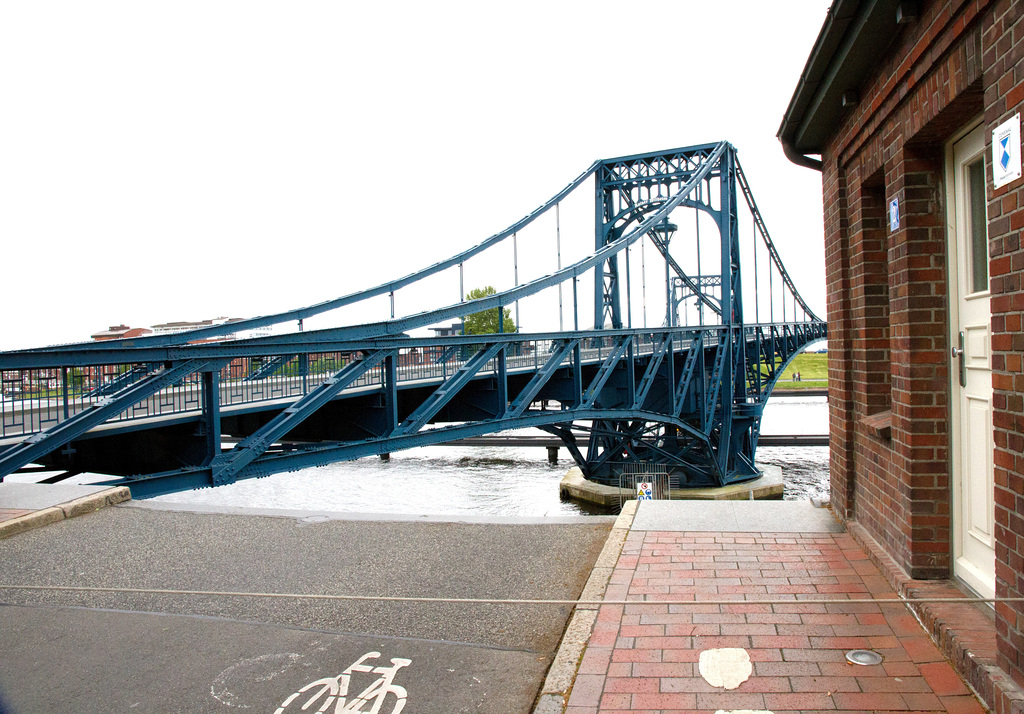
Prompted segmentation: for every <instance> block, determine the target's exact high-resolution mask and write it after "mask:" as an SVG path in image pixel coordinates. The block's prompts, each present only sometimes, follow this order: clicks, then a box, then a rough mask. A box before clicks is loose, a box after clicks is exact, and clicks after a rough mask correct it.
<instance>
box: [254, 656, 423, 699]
mask: <svg viewBox="0 0 1024 714" xmlns="http://www.w3.org/2000/svg"><path fill="white" fill-rule="evenodd" d="M379 657H380V652H367V653H366V654H364V655H363V656H362V657H360V658H359V659H357V660H356V661H355V662H353V663H352V664H351V665H349V666H348V667H347V668H346V669H345V671H343V672H342V673H341V674H339V675H338V676H336V677H324V678H322V679H317V680H314V681H312V682H310V683H309V684H307V685H306V686H304V687H303V688H302V689H300V690H299V691H297V692H295V693H294V694H291V695H289V697H288V698H287V699H285V700H284V702H282V703H281V706H279V707H278V708H277V709H276V710H275V712H274V714H287V713H288V712H300V711H301V712H316V714H324V713H326V712H328V711H329V710H331V707H332V705H333V710H332V711H333V712H335V714H339V713H341V712H358V713H360V714H380V711H381V707H383V706H384V701H385V699H386V698H387V696H388V695H389V694H392V695H394V706H393V708H392V709H391V711H390V712H387V713H386V714H399V712H401V711H402V710H403V709H404V708H405V703H406V697H407V696H408V693H407V692H406V690H405V687H400V686H398V685H397V684H394V679H395V675H396V674H397V673H398V670H400V669H402V668H403V667H408V666H409V665H410V664H412V660H410V659H402V658H398V657H393V658H392V659H391V666H390V667H386V666H377V667H374V666H373V665H372V664H365V663H366V661H367V660H371V659H377V658H379ZM367 674H375V675H379V676H378V677H377V678H376V679H373V680H371V681H370V684H369V685H368V686H366V687H365V688H364V689H363V690H362V691H361V692H359V694H357V695H355V697H353V698H352V699H349V698H348V696H349V690H350V689H353V687H352V680H353V676H355V678H356V679H357V681H358V680H363V681H366V680H367V679H369V678H368V677H365V676H362V675H367ZM307 694H310V696H309V698H308V699H306V700H305V702H304V703H302V704H301V705H299V704H298V702H300V701H301V700H303V699H305V695H307ZM321 697H322V698H323V701H322V702H321V703H320V706H319V707H318V708H317V709H311V707H312V706H314V705H315V704H316V703H317V701H318V700H320V699H321ZM293 704H295V705H296V706H294V707H293V706H292V705H293ZM366 705H371V708H370V709H364V708H363V707H364V706H366Z"/></svg>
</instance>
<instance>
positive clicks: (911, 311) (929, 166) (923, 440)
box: [887, 145, 950, 578]
mask: <svg viewBox="0 0 1024 714" xmlns="http://www.w3.org/2000/svg"><path fill="white" fill-rule="evenodd" d="M887 169H888V172H889V175H890V181H889V186H888V195H889V197H890V198H891V197H893V196H896V197H898V198H899V201H900V209H901V210H900V212H901V214H902V216H901V226H900V230H899V231H897V232H896V233H895V234H893V235H892V247H891V250H890V254H889V265H890V271H891V273H892V278H893V284H894V286H896V287H895V290H894V295H893V297H892V302H891V304H890V322H891V329H892V353H891V358H892V442H893V472H894V473H893V474H892V476H893V477H894V478H895V479H896V480H897V482H898V484H899V492H900V497H901V498H902V499H903V501H904V505H903V507H902V510H903V512H904V513H905V514H907V515H906V518H907V521H906V522H905V523H904V524H901V525H902V527H903V529H904V532H903V534H902V535H903V536H904V537H905V538H906V541H907V543H906V545H905V546H904V548H903V550H904V551H906V549H907V547H909V553H907V554H906V559H905V560H904V563H903V565H904V567H905V568H906V569H907V571H908V572H909V574H910V575H911V576H912V577H915V578H943V577H948V574H949V572H950V559H949V555H950V490H949V489H950V485H949V481H950V480H949V449H948V440H949V433H948V424H949V359H948V339H947V330H948V323H947V321H948V304H947V301H948V297H947V289H946V229H945V212H944V203H943V200H942V187H943V181H942V177H943V157H942V154H941V147H935V146H934V145H930V146H926V147H922V148H921V149H918V150H915V148H913V147H904V148H903V150H902V151H900V152H897V154H896V155H895V156H894V157H893V161H892V162H891V168H889V167H888V166H887Z"/></svg>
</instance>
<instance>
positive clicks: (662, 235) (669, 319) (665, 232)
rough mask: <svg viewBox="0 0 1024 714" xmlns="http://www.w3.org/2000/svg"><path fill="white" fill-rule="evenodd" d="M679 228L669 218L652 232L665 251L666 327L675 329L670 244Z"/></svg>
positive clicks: (663, 220) (664, 219) (662, 221)
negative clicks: (670, 273)
mask: <svg viewBox="0 0 1024 714" xmlns="http://www.w3.org/2000/svg"><path fill="white" fill-rule="evenodd" d="M678 229H679V227H678V226H677V225H676V224H675V223H669V221H668V218H667V217H666V218H663V219H662V220H661V222H660V223H658V225H656V226H654V228H653V229H652V230H651V238H652V239H653V240H654V241H655V242H656V243H659V244H660V245H661V246H662V247H663V249H664V251H665V326H666V327H675V309H674V307H673V304H672V303H673V300H672V293H673V288H672V279H671V277H670V275H669V271H670V270H671V265H670V261H669V257H668V244H669V241H671V240H672V236H673V235H675V232H676V231H677V230H678Z"/></svg>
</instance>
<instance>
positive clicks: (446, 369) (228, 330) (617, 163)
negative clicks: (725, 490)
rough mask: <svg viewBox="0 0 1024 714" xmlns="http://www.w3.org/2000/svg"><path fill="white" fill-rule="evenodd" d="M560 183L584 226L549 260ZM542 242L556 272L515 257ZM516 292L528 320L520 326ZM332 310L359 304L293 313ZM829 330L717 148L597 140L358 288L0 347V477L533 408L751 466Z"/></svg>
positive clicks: (695, 476)
mask: <svg viewBox="0 0 1024 714" xmlns="http://www.w3.org/2000/svg"><path fill="white" fill-rule="evenodd" d="M591 201H592V202H593V203H592V206H591V205H590V202H591ZM572 202H575V203H572ZM570 203H571V204H572V205H575V206H580V205H584V206H585V207H586V208H585V211H584V212H585V213H586V214H588V215H587V218H588V220H589V224H588V225H585V226H584V228H583V229H582V233H583V235H584V236H585V238H584V241H583V242H584V243H585V245H583V246H582V247H579V246H577V249H576V253H577V254H576V255H575V257H573V258H571V259H566V260H564V262H565V265H563V258H564V257H565V256H566V255H568V254H569V253H571V252H572V251H570V250H568V245H566V246H563V241H568V233H569V230H568V226H566V225H563V222H564V218H563V214H564V213H565V211H564V210H563V208H562V207H563V204H565V205H569V204H570ZM552 218H553V219H554V220H553V221H552ZM382 225H385V224H382ZM527 235H530V236H532V237H531V240H532V241H533V242H534V243H533V245H534V247H531V248H529V251H528V252H523V251H521V250H520V248H521V245H524V242H525V240H526V237H527ZM591 236H592V237H593V242H590V241H591ZM789 240H795V241H799V240H803V239H802V238H800V237H792V238H789ZM509 248H511V251H510V250H509ZM544 252H548V253H550V254H551V256H553V257H554V261H553V262H554V263H555V264H554V265H553V266H550V269H546V270H540V271H536V272H537V274H536V275H532V276H529V277H526V276H524V275H521V274H520V273H521V272H525V269H524V270H523V271H521V270H520V263H523V265H524V266H525V264H526V262H528V261H527V260H525V259H526V258H527V257H528V255H529V256H530V257H533V256H534V254H537V253H544ZM487 256H497V258H496V259H495V260H493V261H492V262H491V263H489V264H488V265H491V266H493V265H496V264H497V265H500V266H503V267H502V270H503V271H505V272H504V273H503V275H504V277H502V276H499V275H496V274H491V273H488V278H490V277H495V278H499V277H502V279H503V280H504V281H505V284H504V285H502V286H501V287H500V289H498V290H497V291H496V292H495V293H494V294H491V295H486V296H484V297H482V298H479V299H475V300H469V299H467V293H466V288H467V287H474V286H467V285H466V284H465V283H466V270H467V266H468V265H470V264H471V263H472V262H473V261H478V260H480V259H481V258H486V257H487ZM551 256H549V257H551ZM510 258H511V259H510ZM521 258H523V260H521ZM382 261H383V258H382ZM549 262H552V261H549ZM638 263H639V265H638ZM490 270H493V267H492V268H491V269H490ZM488 282H489V280H488ZM498 282H500V281H498ZM438 286H441V287H438ZM417 291H418V292H417ZM406 295H411V296H413V297H412V299H407V298H405V297H404V296H406ZM442 295H447V296H448V297H449V299H448V300H445V299H443V297H442ZM431 300H433V301H434V302H435V303H438V304H437V305H436V306H431V307H426V308H425V307H424V306H425V305H426V304H427V303H429V302H430V301H431ZM382 302H383V304H384V305H385V307H384V313H385V314H384V315H383V316H382V319H377V320H373V321H369V322H367V321H365V319H366V318H365V315H367V314H371V313H372V311H373V310H379V309H380V305H381V303H382ZM403 304H413V305H415V308H414V310H413V311H411V312H405V313H403V312H402V311H401V310H399V309H396V305H403ZM521 304H522V305H523V308H524V312H527V314H531V313H529V311H527V310H526V307H527V306H528V305H529V306H530V308H531V309H532V311H533V312H532V314H533V315H534V316H535V317H534V318H533V321H534V322H536V323H537V324H538V325H539V326H540V327H539V328H538V329H535V330H534V331H529V329H528V328H529V327H530V325H529V324H518V323H519V319H518V318H519V317H520V305H521ZM371 305H374V306H375V307H373V308H372V309H371ZM364 307H365V309H364ZM513 310H514V311H515V318H516V319H515V320H513V321H514V322H516V323H517V324H518V329H517V330H516V331H515V332H505V331H502V330H504V329H505V324H506V320H504V319H495V320H494V324H495V325H497V326H498V327H497V329H498V330H499V331H498V332H496V333H493V334H478V335H461V334H458V335H449V336H433V337H429V336H421V335H422V334H423V333H427V332H429V330H428V329H427V328H430V327H435V328H436V327H437V326H439V325H451V324H452V322H453V321H457V320H459V319H460V318H463V317H465V316H467V315H475V314H477V313H484V314H485V315H486V314H487V313H488V312H492V311H493V313H494V317H495V318H499V317H503V316H505V315H508V316H510V317H511V316H512V313H513ZM337 311H342V312H344V313H345V314H348V315H352V314H354V315H356V316H357V319H355V320H343V321H341V324H335V325H332V326H329V327H323V328H319V329H303V327H304V323H305V322H306V321H310V320H311V318H318V319H322V318H320V316H322V315H325V314H328V313H332V312H333V314H338V312H337ZM524 322H529V319H526V320H524ZM268 327H269V328H272V330H273V332H272V333H271V334H269V335H267V336H263V337H256V338H251V339H235V337H236V336H237V335H239V334H244V331H246V330H254V329H256V328H262V329H264V330H265V329H266V328H268ZM435 332H438V334H440V333H441V332H442V331H440V330H435ZM417 333H420V334H417ZM824 337H826V326H825V323H824V322H823V321H822V320H821V319H819V318H818V317H817V316H816V315H815V314H814V313H813V311H812V310H811V309H810V308H809V307H808V305H807V304H806V302H805V301H804V299H803V298H802V297H801V296H800V293H799V292H798V291H797V289H796V286H795V285H794V284H793V281H792V280H791V279H790V276H789V274H788V273H787V271H786V269H785V267H784V266H783V264H782V261H781V260H780V258H779V254H778V252H777V251H776V248H775V245H774V243H773V242H772V239H771V237H770V236H769V233H768V230H767V228H766V226H765V224H764V221H763V220H762V218H761V214H760V212H759V211H758V208H757V205H756V203H755V201H754V197H753V194H752V193H751V190H750V186H749V184H748V182H747V179H746V177H745V175H744V173H743V171H742V169H741V167H740V165H739V162H738V161H737V155H736V151H735V149H734V148H733V147H732V146H731V145H730V144H728V143H726V142H721V143H717V144H707V145H702V146H693V147H688V148H682V149H674V150H671V151H661V152H655V153H650V154H641V155H636V156H626V157H621V158H616V159H606V160H600V161H596V162H594V163H593V164H592V165H591V166H590V167H589V168H588V169H587V170H586V171H584V172H583V173H582V174H580V175H579V176H578V177H577V178H576V179H574V180H573V181H572V182H571V183H570V184H569V185H568V186H566V187H565V188H564V189H562V190H561V191H559V192H558V193H557V194H556V195H555V196H553V197H552V198H551V199H550V200H548V201H547V202H545V203H543V204H542V205H541V206H540V207H539V208H537V209H536V210H534V211H533V212H532V213H529V214H528V215H527V216H525V217H524V218H523V219H521V220H520V221H518V222H517V223H515V224H514V225H512V226H510V227H508V228H507V229H505V230H503V231H501V232H499V233H496V234H494V235H492V236H491V237H489V238H487V239H486V240H484V241H482V242H480V243H479V244H477V245H475V246H473V247H471V248H469V249H468V250H465V251H463V252H461V253H459V254H457V255H454V256H451V257H449V258H446V259H444V260H442V261H440V262H438V263H436V264H434V265H431V266H430V267H427V268H425V269H423V270H420V271H418V272H415V273H412V274H410V275H408V276H406V277H403V278H401V279H398V280H393V281H391V282H387V283H384V284H382V285H379V286H378V287H375V288H372V289H368V290H360V291H358V292H354V293H352V294H349V295H345V296H343V297H339V298H337V299H334V300H329V301H326V302H323V303H319V304H315V305H311V306H309V307H304V308H300V309H296V310H289V311H287V312H281V313H277V314H273V315H267V316H262V317H255V318H251V319H245V320H242V321H238V322H232V323H229V324H224V325H217V326H213V327H209V328H203V329H199V330H194V331H191V332H187V333H180V334H172V335H153V336H147V337H143V338H136V339H131V340H116V341H109V342H90V343H81V344H71V345H61V346H56V347H47V348H41V349H30V350H21V351H12V352H4V353H0V379H2V384H0V388H2V390H3V396H2V400H0V417H2V421H0V480H2V478H3V477H5V476H7V475H9V474H12V473H17V472H19V471H20V472H32V471H42V470H45V471H46V472H47V473H48V474H52V475H48V476H47V477H46V479H45V480H46V481H48V482H57V481H60V480H62V479H64V478H68V477H71V476H73V475H76V474H79V473H83V472H91V473H100V474H109V475H110V479H109V481H108V483H111V484H122V485H127V486H129V487H130V488H131V490H132V493H133V495H134V496H136V497H145V496H151V495H156V494H160V493H166V492H171V491H177V490H183V489H192V488H199V487H206V486H218V485H223V484H229V483H232V482H234V481H237V480H239V479H246V478H253V477H260V476H267V475H270V474H274V473H280V472H287V471H294V470H297V469H302V468H306V467H310V466H319V465H324V464H328V463H331V462H334V461H341V460H348V459H356V458H360V457H364V456H370V455H375V454H386V453H391V452H395V451H399V450H402V449H408V448H411V447H417V446H426V445H431V444H443V443H446V442H449V441H453V440H457V439H464V438H466V437H471V436H480V435H484V434H489V433H494V432H499V431H503V430H509V429H519V428H525V427H535V428H539V429H542V430H544V431H546V432H549V433H550V434H553V435H556V436H557V437H559V438H560V439H561V440H562V442H563V443H564V444H565V447H566V448H567V449H568V451H569V452H570V453H571V454H572V456H573V458H574V460H575V461H576V463H577V464H578V465H579V467H580V468H581V469H582V470H583V472H584V474H585V475H586V476H587V477H589V478H591V479H595V480H598V481H604V482H607V483H616V482H617V479H618V476H619V473H620V472H621V471H622V470H623V469H624V468H626V466H627V465H629V464H634V465H635V464H646V465H648V466H650V467H652V468H653V469H656V470H663V471H667V472H668V473H669V474H670V480H671V483H672V485H673V487H684V488H685V487H691V486H709V485H712V486H716V485H725V484H729V483H733V482H739V481H744V480H748V479H751V478H754V477H756V476H757V475H758V470H757V467H756V466H755V461H754V458H755V453H756V450H757V443H758V435H759V428H760V423H761V414H762V410H763V408H764V405H765V402H766V401H767V399H768V397H769V395H770V394H771V391H772V388H773V387H774V386H775V383H776V382H777V380H778V379H779V378H780V376H781V375H782V374H783V373H784V371H785V369H786V366H787V364H788V363H789V362H790V360H792V358H793V357H794V356H795V355H796V354H797V353H799V352H800V351H801V350H802V349H803V348H805V347H806V346H807V345H808V344H810V343H811V342H813V341H815V340H820V339H822V338H824ZM226 446H229V447H230V448H226Z"/></svg>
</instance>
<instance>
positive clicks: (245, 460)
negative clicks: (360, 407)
mask: <svg viewBox="0 0 1024 714" xmlns="http://www.w3.org/2000/svg"><path fill="white" fill-rule="evenodd" d="M390 354H391V352H390V351H389V350H378V351H377V352H373V353H371V354H369V355H367V356H366V357H364V358H363V359H360V360H357V361H354V362H350V363H349V364H347V365H346V366H345V367H344V368H343V369H341V370H340V371H339V372H337V373H336V374H335V375H334V376H333V377H330V378H328V379H326V380H324V381H323V382H322V383H321V384H320V385H319V386H317V387H316V388H315V389H314V390H313V391H311V392H310V393H309V394H307V395H305V396H303V397H302V398H301V399H298V400H296V401H295V403H293V404H292V405H290V406H288V407H287V408H285V409H283V410H282V411H281V412H280V413H279V414H278V415H277V416H276V417H274V418H273V419H271V420H270V422H268V423H267V424H265V425H264V426H263V427H262V428H260V429H259V430H258V431H256V433H254V434H252V435H250V436H248V437H246V438H245V439H243V440H242V441H240V442H239V443H238V444H236V445H235V447H234V448H233V449H232V450H231V451H229V452H227V453H226V454H221V455H219V456H217V457H216V458H214V459H213V462H212V463H211V470H210V477H211V481H212V483H213V485H214V486H220V485H222V484H225V483H231V482H232V481H234V480H235V475H236V474H237V473H238V472H239V471H240V470H242V469H243V468H245V467H246V466H247V465H249V464H250V463H252V462H253V461H254V460H256V459H257V458H258V457H259V456H260V455H261V454H263V453H264V452H265V451H266V450H267V449H268V448H269V447H270V445H271V444H273V443H274V442H275V441H277V440H278V439H280V438H281V437H282V436H284V435H285V434H287V433H288V432H289V431H291V430H292V429H294V428H295V427H297V426H298V425H299V424H301V423H302V422H303V421H305V420H306V419H307V418H308V417H309V416H311V415H312V414H313V413H314V412H316V411H317V410H318V409H320V408H321V407H322V406H323V405H325V404H327V403H328V402H329V401H331V400H332V399H334V397H335V396H336V395H338V394H339V393H340V392H341V391H342V390H343V389H345V387H347V386H349V385H350V384H352V383H353V382H355V381H356V380H357V379H359V378H360V377H362V376H363V375H364V374H366V373H367V372H369V371H370V370H371V369H373V368H374V367H376V366H377V365H378V364H380V363H381V362H383V361H384V358H385V357H387V356H389V355H390Z"/></svg>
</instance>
